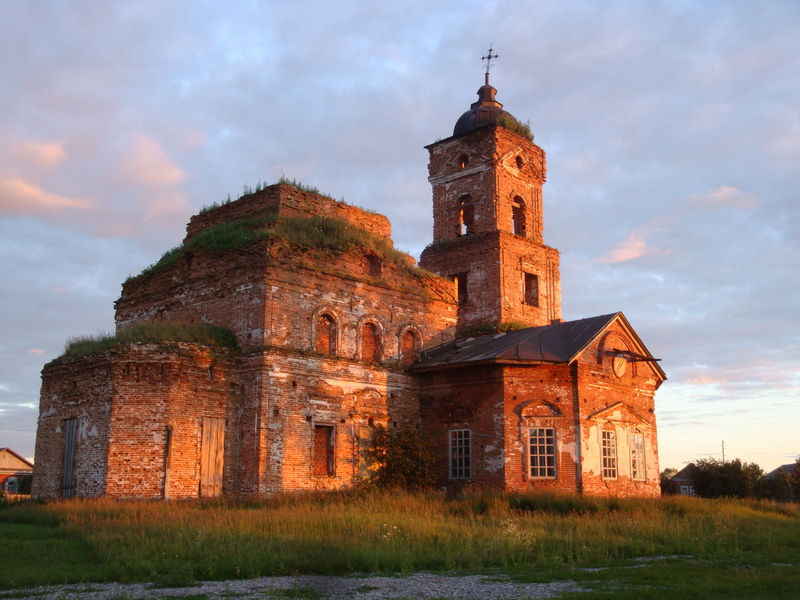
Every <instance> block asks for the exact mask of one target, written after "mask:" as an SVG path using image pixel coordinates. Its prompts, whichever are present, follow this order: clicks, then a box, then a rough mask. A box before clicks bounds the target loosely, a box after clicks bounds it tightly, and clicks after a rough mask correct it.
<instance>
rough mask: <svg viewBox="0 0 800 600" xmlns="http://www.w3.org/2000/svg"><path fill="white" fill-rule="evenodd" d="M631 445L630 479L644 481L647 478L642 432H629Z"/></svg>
mask: <svg viewBox="0 0 800 600" xmlns="http://www.w3.org/2000/svg"><path fill="white" fill-rule="evenodd" d="M630 446H631V479H633V480H634V481H644V480H645V479H647V470H646V463H645V455H644V434H643V433H641V432H638V431H633V432H631V434H630Z"/></svg>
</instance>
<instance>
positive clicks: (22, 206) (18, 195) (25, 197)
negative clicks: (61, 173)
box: [0, 179, 93, 216]
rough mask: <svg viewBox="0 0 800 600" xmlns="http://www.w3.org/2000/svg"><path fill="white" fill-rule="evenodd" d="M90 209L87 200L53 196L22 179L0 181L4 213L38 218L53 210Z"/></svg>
mask: <svg viewBox="0 0 800 600" xmlns="http://www.w3.org/2000/svg"><path fill="white" fill-rule="evenodd" d="M92 207H93V205H92V203H91V202H89V201H88V200H82V199H80V198H70V197H69V196H61V195H59V194H53V193H51V192H48V191H45V190H43V189H42V188H40V187H39V186H37V185H36V184H33V183H29V182H27V181H23V180H22V179H0V210H3V211H6V212H10V213H16V214H23V215H28V216H40V215H42V214H43V213H47V212H48V211H53V210H64V209H74V210H85V209H89V208H92Z"/></svg>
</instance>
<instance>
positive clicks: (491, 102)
mask: <svg viewBox="0 0 800 600" xmlns="http://www.w3.org/2000/svg"><path fill="white" fill-rule="evenodd" d="M496 93H497V90H496V89H494V88H493V87H492V86H490V85H489V83H488V82H487V83H486V85H484V86H482V87H481V88H480V89H479V90H478V101H477V102H474V103H473V104H472V105H471V106H470V109H469V110H468V111H467V112H465V113H464V114H463V115H461V116H460V117H459V118H458V121H456V126H455V127H454V128H453V135H459V134H461V133H466V132H467V131H472V130H473V129H475V128H476V127H482V126H483V125H496V124H497V120H498V119H499V118H500V117H501V116H505V117H507V118H508V119H511V120H512V121H516V119H515V118H514V117H513V116H512V115H511V114H510V113H508V112H506V111H504V110H503V105H502V104H500V103H499V102H498V101H497V100H495V99H494V95H495V94H496Z"/></svg>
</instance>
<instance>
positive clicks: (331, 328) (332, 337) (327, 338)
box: [315, 313, 336, 356]
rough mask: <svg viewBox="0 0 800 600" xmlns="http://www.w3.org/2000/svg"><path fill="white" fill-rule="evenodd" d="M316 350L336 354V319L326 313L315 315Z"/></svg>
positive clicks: (328, 354) (329, 354)
mask: <svg viewBox="0 0 800 600" xmlns="http://www.w3.org/2000/svg"><path fill="white" fill-rule="evenodd" d="M315 342H316V351H317V352H319V353H320V354H325V355H327V356H335V355H336V321H334V320H333V317H332V316H331V315H329V314H328V313H322V314H321V315H320V316H318V317H317V323H316V339H315Z"/></svg>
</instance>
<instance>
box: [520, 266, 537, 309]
mask: <svg viewBox="0 0 800 600" xmlns="http://www.w3.org/2000/svg"><path fill="white" fill-rule="evenodd" d="M523 285H524V286H525V304H529V305H530V306H539V276H538V275H534V274H533V273H525V281H524V282H523Z"/></svg>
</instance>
